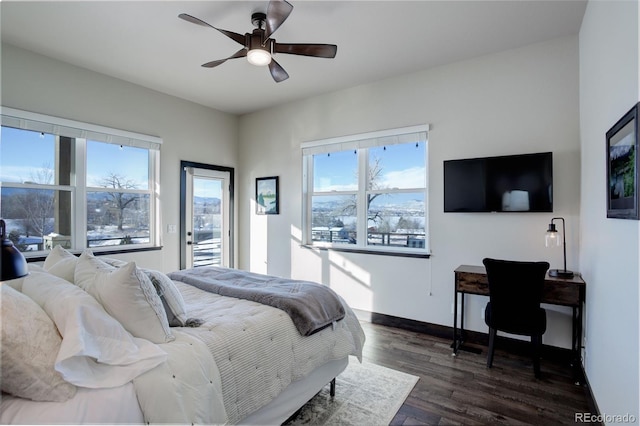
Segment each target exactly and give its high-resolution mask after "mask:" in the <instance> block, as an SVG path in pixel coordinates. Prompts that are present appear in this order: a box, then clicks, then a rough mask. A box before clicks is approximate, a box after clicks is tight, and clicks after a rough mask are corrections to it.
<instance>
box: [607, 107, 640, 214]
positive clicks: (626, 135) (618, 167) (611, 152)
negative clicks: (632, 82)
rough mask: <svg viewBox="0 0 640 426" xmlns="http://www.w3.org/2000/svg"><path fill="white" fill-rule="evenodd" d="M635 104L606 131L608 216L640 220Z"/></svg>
mask: <svg viewBox="0 0 640 426" xmlns="http://www.w3.org/2000/svg"><path fill="white" fill-rule="evenodd" d="M639 105H640V102H639V103H637V104H636V105H635V106H634V107H633V108H631V110H629V112H627V113H626V114H625V115H624V116H623V117H622V118H621V119H620V120H618V122H617V123H616V124H614V125H613V127H612V128H611V129H609V131H608V132H607V217H610V218H617V219H635V220H638V219H640V215H639V214H638V213H639V211H638V204H640V195H639V194H638V106H639Z"/></svg>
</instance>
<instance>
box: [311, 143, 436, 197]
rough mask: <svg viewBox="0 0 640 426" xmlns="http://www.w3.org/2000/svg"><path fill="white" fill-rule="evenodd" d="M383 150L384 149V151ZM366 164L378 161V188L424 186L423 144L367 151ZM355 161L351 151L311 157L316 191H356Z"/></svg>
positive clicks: (355, 158)
mask: <svg viewBox="0 0 640 426" xmlns="http://www.w3.org/2000/svg"><path fill="white" fill-rule="evenodd" d="M385 148H386V149H385ZM369 158H370V160H369V163H370V164H372V163H373V159H374V158H378V159H379V160H380V164H381V167H382V173H381V176H380V178H379V179H378V182H377V184H378V186H379V187H380V188H424V186H425V185H426V169H425V162H426V158H425V143H424V142H421V143H419V144H418V147H416V144H415V143H410V144H398V145H390V146H388V147H377V148H369ZM357 169H358V159H357V155H356V154H355V152H354V151H340V152H333V153H331V155H327V154H318V155H314V189H315V190H316V191H319V190H320V191H341V190H342V191H344V190H356V189H357V186H358V181H357Z"/></svg>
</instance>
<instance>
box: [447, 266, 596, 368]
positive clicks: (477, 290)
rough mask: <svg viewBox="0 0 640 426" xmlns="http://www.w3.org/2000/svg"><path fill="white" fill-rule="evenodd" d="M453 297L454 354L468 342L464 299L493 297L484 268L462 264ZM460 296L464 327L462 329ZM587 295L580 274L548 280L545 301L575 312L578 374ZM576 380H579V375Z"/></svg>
mask: <svg viewBox="0 0 640 426" xmlns="http://www.w3.org/2000/svg"><path fill="white" fill-rule="evenodd" d="M454 273H455V290H454V295H453V300H454V305H453V344H452V347H453V355H456V354H457V353H458V349H460V347H461V346H462V343H463V342H464V296H465V294H479V295H483V296H488V295H489V282H488V281H487V273H486V271H485V268H484V266H472V265H460V266H458V267H457V268H456V269H455V271H454ZM458 295H460V308H461V311H460V313H461V315H460V328H459V329H458ZM585 295H586V283H585V282H584V280H583V279H582V277H581V276H580V275H579V274H577V273H576V274H575V275H574V276H573V278H566V279H565V278H556V277H550V276H549V275H548V274H547V277H546V279H545V282H544V289H543V295H542V302H543V303H549V304H552V305H562V306H569V307H571V308H572V310H573V318H572V319H573V321H572V323H573V326H572V336H571V351H572V353H573V356H572V358H573V360H572V366H573V368H574V372H576V373H577V369H580V368H581V365H582V355H581V348H582V314H583V305H584V302H585ZM576 377H579V376H578V375H576Z"/></svg>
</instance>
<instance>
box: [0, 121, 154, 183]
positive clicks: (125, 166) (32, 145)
mask: <svg viewBox="0 0 640 426" xmlns="http://www.w3.org/2000/svg"><path fill="white" fill-rule="evenodd" d="M140 164H145V165H146V164H148V153H147V151H146V150H144V149H140V148H134V147H122V148H121V147H120V146H119V145H113V144H106V143H99V142H92V141H88V143H87V172H88V182H89V184H90V185H91V184H97V183H98V182H100V180H101V179H102V178H104V177H105V176H108V175H109V174H111V173H115V174H119V175H121V176H126V177H127V178H128V179H132V180H134V181H135V182H136V183H137V185H138V188H139V189H146V187H147V182H148V168H145V167H140ZM0 165H1V170H0V176H1V179H2V181H3V182H25V181H30V180H34V177H35V171H37V170H38V169H42V168H53V167H54V165H55V137H54V136H53V135H50V134H41V133H38V132H31V131H26V130H20V129H13V128H9V127H2V134H1V138H0Z"/></svg>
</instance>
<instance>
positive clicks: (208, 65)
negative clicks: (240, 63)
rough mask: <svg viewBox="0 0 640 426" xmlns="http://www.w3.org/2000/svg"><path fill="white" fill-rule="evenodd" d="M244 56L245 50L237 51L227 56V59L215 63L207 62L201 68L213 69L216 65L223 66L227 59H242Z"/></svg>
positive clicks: (245, 54)
mask: <svg viewBox="0 0 640 426" xmlns="http://www.w3.org/2000/svg"><path fill="white" fill-rule="evenodd" d="M245 56H247V49H245V48H242V49H240V50H238V51H237V52H236V53H234V54H233V55H231V56H229V57H228V58H225V59H218V60H217V61H211V62H207V63H206V64H202V66H203V67H205V68H214V67H217V66H218V65H221V64H224V63H225V62H227V61H228V60H229V59H235V58H243V57H245Z"/></svg>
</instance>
